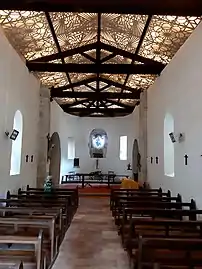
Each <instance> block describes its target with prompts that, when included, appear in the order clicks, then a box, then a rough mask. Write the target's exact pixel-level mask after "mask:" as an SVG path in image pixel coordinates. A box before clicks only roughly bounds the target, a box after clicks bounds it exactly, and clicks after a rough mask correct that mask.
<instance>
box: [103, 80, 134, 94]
mask: <svg viewBox="0 0 202 269" xmlns="http://www.w3.org/2000/svg"><path fill="white" fill-rule="evenodd" d="M100 81H102V82H104V83H107V84H108V85H109V86H108V87H110V86H114V87H116V88H120V89H123V90H126V91H130V92H134V91H136V90H138V89H136V88H132V87H129V86H124V85H123V84H121V83H119V82H115V81H113V80H110V79H107V78H103V77H100Z"/></svg>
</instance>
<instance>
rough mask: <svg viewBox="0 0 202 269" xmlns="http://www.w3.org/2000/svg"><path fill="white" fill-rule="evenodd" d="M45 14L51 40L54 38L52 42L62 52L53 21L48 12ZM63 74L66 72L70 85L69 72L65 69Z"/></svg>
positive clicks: (63, 63)
mask: <svg viewBox="0 0 202 269" xmlns="http://www.w3.org/2000/svg"><path fill="white" fill-rule="evenodd" d="M45 16H46V19H47V21H48V25H49V28H50V31H51V34H52V37H53V40H54V42H55V45H56V48H57V50H58V53H60V54H61V53H62V51H61V47H60V44H59V41H58V38H57V35H56V33H55V29H54V26H53V23H52V20H51V17H50V14H49V13H48V12H45ZM60 59H61V62H62V66H64V65H65V60H64V57H62V56H61V58H60ZM65 74H66V77H67V80H68V82H69V84H70V85H71V84H72V82H71V78H70V76H69V74H68V71H65ZM71 89H72V91H74V89H73V88H71Z"/></svg>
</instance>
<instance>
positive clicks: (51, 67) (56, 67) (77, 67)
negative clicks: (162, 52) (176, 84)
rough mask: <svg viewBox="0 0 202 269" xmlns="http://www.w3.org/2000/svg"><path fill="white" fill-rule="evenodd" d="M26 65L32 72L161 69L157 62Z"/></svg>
mask: <svg viewBox="0 0 202 269" xmlns="http://www.w3.org/2000/svg"><path fill="white" fill-rule="evenodd" d="M27 67H28V68H29V70H30V71H34V72H64V73H105V74H154V75H159V74H160V73H161V71H162V70H163V67H162V66H161V65H157V64H155V65H154V64H137V65H131V64H100V65H96V64H72V63H70V64H55V63H37V62H27Z"/></svg>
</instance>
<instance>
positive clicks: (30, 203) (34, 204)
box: [0, 197, 73, 230]
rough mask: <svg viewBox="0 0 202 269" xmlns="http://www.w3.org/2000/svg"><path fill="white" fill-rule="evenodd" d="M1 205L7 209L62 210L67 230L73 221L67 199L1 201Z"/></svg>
mask: <svg viewBox="0 0 202 269" xmlns="http://www.w3.org/2000/svg"><path fill="white" fill-rule="evenodd" d="M0 203H5V204H6V206H7V207H31V208H54V209H60V208H62V212H63V218H64V222H63V223H64V228H65V229H66V230H67V228H68V227H69V225H70V222H71V219H72V215H73V212H72V208H71V206H69V201H68V200H66V199H57V200H52V199H40V198H39V199H35V198H33V199H32V198H27V199H17V197H16V198H15V199H0Z"/></svg>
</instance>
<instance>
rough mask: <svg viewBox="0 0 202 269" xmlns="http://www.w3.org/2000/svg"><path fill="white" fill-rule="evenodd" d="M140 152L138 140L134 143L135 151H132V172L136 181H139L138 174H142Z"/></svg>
mask: <svg viewBox="0 0 202 269" xmlns="http://www.w3.org/2000/svg"><path fill="white" fill-rule="evenodd" d="M140 157H141V156H140V152H139V147H138V141H137V139H135V140H134V142H133V151H132V172H133V177H134V179H135V180H136V181H138V172H140V168H141V160H140Z"/></svg>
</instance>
